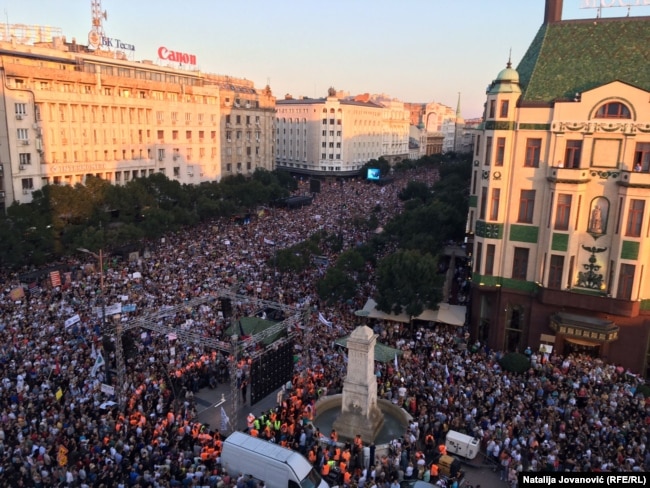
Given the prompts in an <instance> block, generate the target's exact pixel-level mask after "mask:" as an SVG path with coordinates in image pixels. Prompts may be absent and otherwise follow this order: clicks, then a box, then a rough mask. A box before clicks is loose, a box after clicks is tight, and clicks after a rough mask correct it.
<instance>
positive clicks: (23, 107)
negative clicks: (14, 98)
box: [14, 103, 27, 116]
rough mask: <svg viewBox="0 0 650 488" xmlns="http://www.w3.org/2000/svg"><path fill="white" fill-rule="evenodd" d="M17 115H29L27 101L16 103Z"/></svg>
mask: <svg viewBox="0 0 650 488" xmlns="http://www.w3.org/2000/svg"><path fill="white" fill-rule="evenodd" d="M14 108H15V111H16V115H20V116H23V115H27V104H26V103H16V104H15V105H14Z"/></svg>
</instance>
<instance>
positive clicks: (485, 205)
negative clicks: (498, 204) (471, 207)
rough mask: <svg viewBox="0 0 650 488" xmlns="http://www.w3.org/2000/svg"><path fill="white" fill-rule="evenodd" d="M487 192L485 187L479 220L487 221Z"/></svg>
mask: <svg viewBox="0 0 650 488" xmlns="http://www.w3.org/2000/svg"><path fill="white" fill-rule="evenodd" d="M487 192H488V189H487V188H485V187H483V188H481V209H480V213H479V217H478V218H479V219H481V220H485V214H486V212H487V210H486V207H487Z"/></svg>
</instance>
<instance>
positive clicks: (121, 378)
mask: <svg viewBox="0 0 650 488" xmlns="http://www.w3.org/2000/svg"><path fill="white" fill-rule="evenodd" d="M77 251H79V252H83V253H85V254H90V255H91V256H93V257H94V258H95V259H97V260H98V261H99V290H100V298H101V306H102V335H103V334H104V333H105V332H106V295H105V293H104V291H105V290H104V253H103V251H102V250H101V249H100V250H99V254H97V253H94V252H92V251H90V250H88V249H86V248H83V247H78V248H77ZM115 369H116V370H117V383H116V386H115V395H116V397H117V403H118V405H119V409H120V411H121V412H124V409H125V407H126V401H125V398H124V395H123V389H124V385H125V383H126V366H125V364H124V351H123V350H122V323H121V321H120V320H118V321H117V322H116V323H115Z"/></svg>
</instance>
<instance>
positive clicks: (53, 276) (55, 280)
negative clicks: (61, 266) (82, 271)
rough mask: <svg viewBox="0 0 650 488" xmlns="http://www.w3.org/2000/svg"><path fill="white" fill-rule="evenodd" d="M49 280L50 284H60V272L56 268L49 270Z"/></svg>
mask: <svg viewBox="0 0 650 488" xmlns="http://www.w3.org/2000/svg"><path fill="white" fill-rule="evenodd" d="M50 282H51V283H52V286H55V287H56V286H61V273H60V272H59V271H58V270H57V271H51V272H50Z"/></svg>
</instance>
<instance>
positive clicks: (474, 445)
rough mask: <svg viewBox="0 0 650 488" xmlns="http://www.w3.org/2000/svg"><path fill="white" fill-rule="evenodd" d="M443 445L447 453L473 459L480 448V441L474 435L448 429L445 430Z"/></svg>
mask: <svg viewBox="0 0 650 488" xmlns="http://www.w3.org/2000/svg"><path fill="white" fill-rule="evenodd" d="M445 447H446V448H447V453H448V454H455V455H457V456H462V457H464V458H467V459H474V458H475V457H476V455H477V454H478V453H479V451H480V449H481V443H480V441H479V439H477V438H476V437H472V436H471V435H467V434H462V433H460V432H457V431H455V430H450V431H449V432H447V437H446V439H445Z"/></svg>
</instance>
